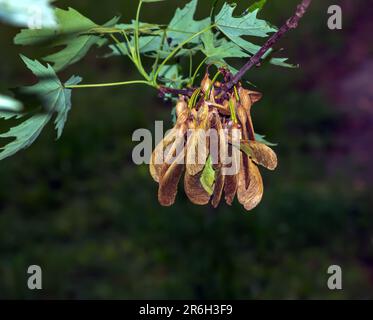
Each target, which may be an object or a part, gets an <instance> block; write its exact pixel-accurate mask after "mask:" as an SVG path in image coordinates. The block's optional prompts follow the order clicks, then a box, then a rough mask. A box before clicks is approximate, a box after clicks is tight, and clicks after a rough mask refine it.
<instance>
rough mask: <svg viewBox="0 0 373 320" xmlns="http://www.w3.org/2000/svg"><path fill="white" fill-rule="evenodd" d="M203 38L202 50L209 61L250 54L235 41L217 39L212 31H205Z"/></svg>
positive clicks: (243, 56) (242, 56)
mask: <svg viewBox="0 0 373 320" xmlns="http://www.w3.org/2000/svg"><path fill="white" fill-rule="evenodd" d="M201 40H202V43H203V49H202V50H201V51H202V52H203V53H204V54H205V56H206V57H208V58H209V61H221V60H223V59H225V58H245V57H248V56H249V55H248V54H247V53H246V52H244V51H243V50H242V49H241V48H240V47H239V46H237V45H236V44H235V43H234V42H231V41H228V40H226V39H225V38H222V39H216V37H214V34H213V33H212V32H211V31H208V32H205V33H204V34H203V35H202V36H201ZM207 63H209V62H207Z"/></svg>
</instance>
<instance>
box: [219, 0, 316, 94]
mask: <svg viewBox="0 0 373 320" xmlns="http://www.w3.org/2000/svg"><path fill="white" fill-rule="evenodd" d="M311 2H312V0H302V2H301V3H300V4H299V5H298V6H297V9H296V11H295V14H294V15H293V16H292V17H291V18H289V19H288V20H287V21H286V23H285V24H284V25H283V26H282V27H281V28H280V29H279V30H278V31H277V32H276V33H275V34H273V35H272V36H271V37H270V38H269V39H268V40H267V41H266V43H265V44H264V45H263V46H262V47H261V48H260V50H259V51H258V52H257V53H256V54H255V55H253V56H252V57H251V58H250V60H249V61H248V62H247V63H246V64H245V65H244V66H243V67H242V68H241V69H240V70H239V71H238V72H237V74H236V75H235V76H234V77H233V79H232V80H231V81H229V82H228V83H227V84H226V85H225V90H226V91H228V90H230V89H232V88H233V86H235V85H236V84H237V83H238V82H239V81H240V80H241V78H242V77H243V76H244V75H245V73H246V72H247V71H249V70H250V69H251V68H252V67H253V66H256V65H257V64H258V63H260V59H261V58H262V57H263V56H264V54H265V53H266V52H267V51H268V50H269V49H271V48H272V47H273V45H274V44H275V43H276V42H277V41H278V40H280V39H281V38H282V37H283V36H284V34H285V33H286V32H288V31H289V30H290V29H295V28H296V27H297V26H298V23H299V20H300V19H301V18H302V17H303V15H304V14H305V13H306V11H307V9H308V7H309V5H310V4H311Z"/></svg>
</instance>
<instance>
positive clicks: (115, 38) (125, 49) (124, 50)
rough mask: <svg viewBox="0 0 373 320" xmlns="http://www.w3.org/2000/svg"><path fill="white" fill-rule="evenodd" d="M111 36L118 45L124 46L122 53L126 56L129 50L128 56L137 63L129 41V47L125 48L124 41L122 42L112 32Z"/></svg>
mask: <svg viewBox="0 0 373 320" xmlns="http://www.w3.org/2000/svg"><path fill="white" fill-rule="evenodd" d="M110 37H111V38H112V39H113V40H114V42H115V43H116V45H117V46H118V47H119V48H122V50H121V51H122V54H123V55H124V56H127V54H126V51H127V52H128V57H129V58H130V60H131V61H132V62H133V63H135V61H134V60H133V56H132V53H131V47H130V44H129V43H128V41H127V48H125V46H124V44H123V43H122V42H120V41H119V40H118V39H117V37H116V36H114V35H113V34H110Z"/></svg>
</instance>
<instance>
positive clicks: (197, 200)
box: [184, 172, 210, 205]
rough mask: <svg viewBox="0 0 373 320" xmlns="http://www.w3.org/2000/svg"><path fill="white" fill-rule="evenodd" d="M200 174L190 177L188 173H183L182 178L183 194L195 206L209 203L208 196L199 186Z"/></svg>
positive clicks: (200, 185)
mask: <svg viewBox="0 0 373 320" xmlns="http://www.w3.org/2000/svg"><path fill="white" fill-rule="evenodd" d="M201 174H202V172H199V173H198V174H195V175H190V174H189V173H188V172H185V177H184V190H185V193H186V195H187V196H188V198H189V200H190V201H191V202H192V203H194V204H197V205H205V204H208V203H209V201H210V195H209V194H208V192H207V191H206V190H205V189H204V188H203V186H202V184H201V181H200V179H201Z"/></svg>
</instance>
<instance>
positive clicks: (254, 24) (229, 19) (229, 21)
mask: <svg viewBox="0 0 373 320" xmlns="http://www.w3.org/2000/svg"><path fill="white" fill-rule="evenodd" d="M235 8H236V5H235V4H232V5H229V4H227V3H225V4H224V6H223V8H222V9H221V11H220V12H219V14H218V15H217V16H216V18H215V23H216V25H217V28H219V30H220V31H221V32H223V33H224V34H225V35H226V36H227V37H228V38H230V39H231V40H232V41H233V42H235V40H236V39H237V38H239V37H242V36H255V37H267V36H268V34H269V33H271V32H276V31H277V29H275V28H273V27H272V26H271V25H270V24H269V23H267V22H266V21H265V20H261V19H258V18H257V13H258V9H256V10H254V11H252V12H248V13H247V14H245V15H243V16H241V17H234V16H233V12H234V10H235Z"/></svg>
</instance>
